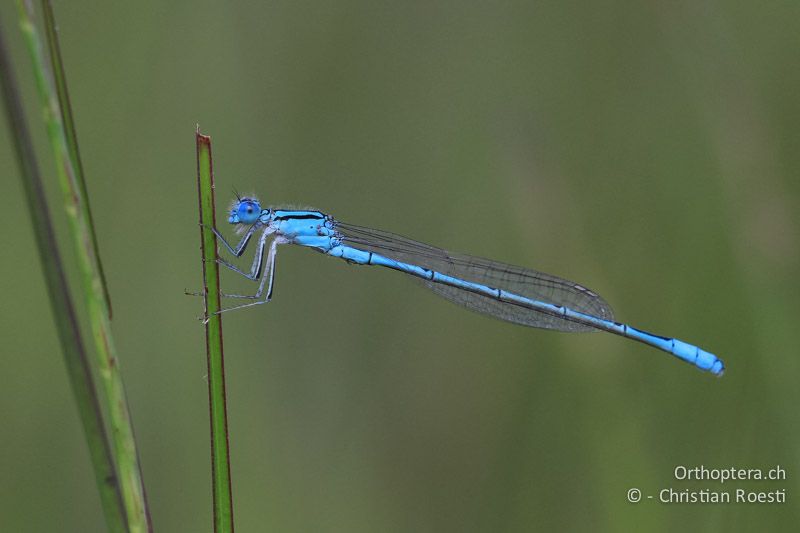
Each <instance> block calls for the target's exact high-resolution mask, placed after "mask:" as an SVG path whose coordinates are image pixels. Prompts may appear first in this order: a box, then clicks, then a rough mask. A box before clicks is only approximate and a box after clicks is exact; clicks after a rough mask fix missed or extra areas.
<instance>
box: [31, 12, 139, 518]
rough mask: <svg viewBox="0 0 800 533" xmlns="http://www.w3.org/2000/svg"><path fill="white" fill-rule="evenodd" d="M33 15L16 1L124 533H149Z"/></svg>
mask: <svg viewBox="0 0 800 533" xmlns="http://www.w3.org/2000/svg"><path fill="white" fill-rule="evenodd" d="M32 9H33V8H32V5H31V4H30V3H27V2H23V0H17V11H18V12H19V18H20V28H21V30H22V33H23V35H24V37H25V40H26V44H27V46H28V51H29V53H30V57H31V61H32V63H33V67H34V68H33V71H34V74H35V77H36V87H37V89H38V92H39V97H40V98H41V105H42V112H43V115H44V121H45V124H46V126H47V133H48V136H49V138H50V144H51V148H52V150H53V156H54V159H55V162H56V175H57V176H58V181H59V185H60V186H61V192H62V194H63V197H64V205H65V210H66V213H67V220H68V222H69V230H70V231H69V233H70V234H71V236H72V239H73V243H74V245H75V252H76V257H77V259H78V267H79V271H80V274H81V276H80V278H81V282H82V287H83V294H84V299H85V301H86V307H87V310H88V313H89V324H90V326H91V329H92V337H93V339H94V343H95V352H96V353H95V355H96V359H95V366H96V368H97V371H98V375H99V376H100V380H101V382H102V384H103V392H104V395H103V398H102V400H103V403H104V404H105V407H106V410H107V413H108V419H109V423H110V425H111V439H112V443H113V450H114V458H115V460H116V466H117V472H118V473H119V482H120V486H121V488H122V498H123V502H124V504H125V510H126V515H127V518H128V528H129V529H130V531H131V533H141V532H144V531H151V530H152V524H151V523H150V515H149V513H148V510H147V500H146V496H145V492H144V484H143V482H142V475H141V468H140V466H139V456H138V452H137V450H136V440H135V438H134V434H133V426H132V423H131V418H130V410H129V409H128V400H127V398H126V394H125V386H124V383H123V381H122V374H121V373H120V369H119V362H118V360H117V351H116V347H115V345H114V337H113V335H112V333H111V324H110V322H109V312H108V307H107V305H106V300H105V297H104V295H103V288H102V287H103V285H102V282H101V281H100V275H99V273H98V271H97V268H96V266H97V264H98V262H97V259H96V258H95V257H94V252H95V251H94V248H93V246H92V238H91V234H92V230H91V228H90V226H89V225H90V221H89V220H87V219H86V217H85V214H86V213H87V211H88V210H87V209H85V208H84V207H83V205H84V203H85V202H86V198H84V197H83V193H82V189H81V187H80V185H79V183H78V182H77V181H76V177H75V169H74V168H73V165H72V159H71V157H70V151H69V147H68V144H67V140H66V136H65V133H64V126H63V124H62V122H61V113H60V111H59V105H58V99H57V97H56V91H55V88H54V86H53V81H52V78H51V73H50V72H49V70H48V68H47V64H46V63H45V61H44V55H43V53H42V45H41V40H40V39H39V34H38V32H37V31H36V27H35V26H34V24H33V13H32Z"/></svg>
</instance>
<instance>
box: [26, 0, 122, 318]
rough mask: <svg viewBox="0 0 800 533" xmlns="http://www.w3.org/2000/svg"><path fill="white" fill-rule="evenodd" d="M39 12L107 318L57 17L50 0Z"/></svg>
mask: <svg viewBox="0 0 800 533" xmlns="http://www.w3.org/2000/svg"><path fill="white" fill-rule="evenodd" d="M42 11H43V12H44V30H45V34H46V35H47V46H48V49H49V50H50V64H51V66H52V67H53V77H54V81H55V87H56V92H57V94H58V104H59V109H60V111H61V123H62V124H63V126H64V135H65V137H66V140H67V146H68V147H69V157H70V159H71V161H72V168H73V169H74V171H75V181H76V182H77V183H78V186H79V187H80V190H81V196H83V203H82V204H81V207H82V208H83V217H84V218H85V219H86V221H87V223H88V224H87V225H88V226H89V232H90V234H91V238H92V249H93V255H94V259H95V261H96V264H95V266H94V267H95V269H97V273H98V276H99V278H100V284H101V285H102V286H103V297H104V298H105V300H106V308H107V309H108V318H111V296H110V295H109V293H108V283H106V274H105V272H104V271H103V263H102V261H101V260H100V248H99V246H98V245H97V232H96V231H95V225H94V219H93V218H92V210H91V207H90V204H89V191H88V190H87V187H86V179H85V178H84V174H83V162H81V153H80V151H79V150H78V135H77V134H76V133H75V119H74V118H73V115H72V105H71V104H70V103H69V91H67V75H66V73H65V72H64V62H63V61H62V60H61V47H60V46H59V44H58V32H57V30H56V19H55V15H54V14H53V6H52V4H51V3H50V0H42Z"/></svg>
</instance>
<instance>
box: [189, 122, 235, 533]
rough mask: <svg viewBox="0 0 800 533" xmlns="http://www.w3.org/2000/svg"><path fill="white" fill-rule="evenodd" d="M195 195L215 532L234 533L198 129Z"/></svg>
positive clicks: (208, 169)
mask: <svg viewBox="0 0 800 533" xmlns="http://www.w3.org/2000/svg"><path fill="white" fill-rule="evenodd" d="M195 138H196V141H197V192H198V196H199V201H200V244H201V253H202V259H203V294H204V302H205V316H206V317H207V321H206V355H207V358H208V400H209V401H208V403H209V409H210V410H211V413H210V417H211V477H212V491H213V493H212V495H213V505H214V531H215V532H216V533H229V532H232V531H233V497H232V495H231V465H230V455H229V452H228V413H227V407H226V403H225V365H224V359H223V353H222V315H215V314H214V313H216V312H217V311H219V310H220V309H221V304H220V291H219V264H217V262H216V259H217V237H216V235H214V232H212V231H211V229H210V228H213V227H215V222H216V214H215V210H214V205H215V204H214V170H213V166H212V161H211V137H208V136H206V135H202V134H201V133H200V130H199V128H198V130H197V132H196V133H195Z"/></svg>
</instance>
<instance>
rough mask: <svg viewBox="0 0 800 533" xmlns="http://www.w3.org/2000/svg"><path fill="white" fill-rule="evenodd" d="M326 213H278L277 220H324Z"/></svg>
mask: <svg viewBox="0 0 800 533" xmlns="http://www.w3.org/2000/svg"><path fill="white" fill-rule="evenodd" d="M323 218H325V215H323V214H322V213H316V214H313V213H304V214H302V215H299V214H298V215H278V216H276V217H275V220H322V219H323Z"/></svg>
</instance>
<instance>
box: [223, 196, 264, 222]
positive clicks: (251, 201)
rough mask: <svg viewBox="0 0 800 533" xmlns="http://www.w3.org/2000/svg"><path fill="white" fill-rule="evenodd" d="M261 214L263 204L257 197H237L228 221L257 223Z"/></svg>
mask: <svg viewBox="0 0 800 533" xmlns="http://www.w3.org/2000/svg"><path fill="white" fill-rule="evenodd" d="M260 216H261V204H260V203H258V199H257V198H247V197H245V198H237V199H236V200H235V201H234V202H233V204H231V214H230V216H229V217H228V222H229V223H231V224H255V223H256V221H257V220H258V217H260Z"/></svg>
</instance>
